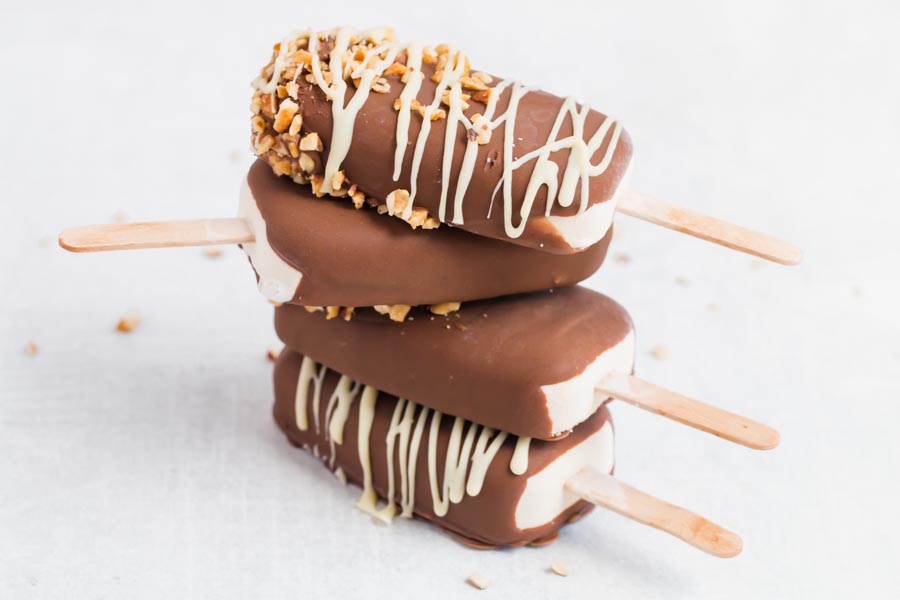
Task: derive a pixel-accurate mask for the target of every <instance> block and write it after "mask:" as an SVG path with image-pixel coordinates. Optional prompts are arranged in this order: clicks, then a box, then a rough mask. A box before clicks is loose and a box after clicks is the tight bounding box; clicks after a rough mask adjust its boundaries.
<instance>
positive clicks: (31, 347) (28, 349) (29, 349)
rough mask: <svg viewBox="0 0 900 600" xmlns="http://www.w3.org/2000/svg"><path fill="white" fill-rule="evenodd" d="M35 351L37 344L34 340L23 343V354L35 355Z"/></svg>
mask: <svg viewBox="0 0 900 600" xmlns="http://www.w3.org/2000/svg"><path fill="white" fill-rule="evenodd" d="M37 353H38V348H37V344H35V343H34V342H28V344H26V345H25V354H27V355H28V356H35V355H36V354H37Z"/></svg>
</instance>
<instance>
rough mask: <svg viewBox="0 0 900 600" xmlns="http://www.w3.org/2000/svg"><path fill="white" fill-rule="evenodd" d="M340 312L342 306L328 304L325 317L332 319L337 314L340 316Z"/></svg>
mask: <svg viewBox="0 0 900 600" xmlns="http://www.w3.org/2000/svg"><path fill="white" fill-rule="evenodd" d="M339 314H341V307H340V306H327V307H326V308H325V318H326V319H327V320H329V321H330V320H331V319H333V318H335V317H336V316H338V315H339Z"/></svg>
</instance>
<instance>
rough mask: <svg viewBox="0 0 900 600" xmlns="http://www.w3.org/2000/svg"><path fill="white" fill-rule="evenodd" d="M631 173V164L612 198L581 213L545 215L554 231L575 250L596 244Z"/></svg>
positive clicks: (613, 212) (601, 237) (603, 234)
mask: <svg viewBox="0 0 900 600" xmlns="http://www.w3.org/2000/svg"><path fill="white" fill-rule="evenodd" d="M630 174H631V165H630V164H629V166H628V170H627V171H625V175H623V176H622V179H621V181H619V185H618V187H617V188H616V191H615V193H614V194H613V196H612V198H610V199H609V200H607V201H606V202H601V203H600V204H594V205H593V206H590V207H588V208H587V210H585V211H584V212H583V213H580V214H577V215H573V216H571V217H560V216H555V215H551V216H549V217H546V219H547V221H549V222H550V224H551V225H553V227H555V228H556V232H557V233H558V234H559V235H560V237H562V238H563V240H565V242H566V243H567V244H568V245H569V246H570V247H572V248H574V249H576V250H583V249H585V248H587V247H588V246H592V245H593V244H596V243H597V242H599V241H600V240H602V239H603V237H604V236H605V235H606V234H607V233H608V232H609V228H610V227H612V223H613V217H614V216H615V212H616V206H617V205H618V203H619V195H620V194H621V193H622V190H624V189H625V184H626V183H627V181H628V177H629V175H630Z"/></svg>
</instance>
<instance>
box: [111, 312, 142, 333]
mask: <svg viewBox="0 0 900 600" xmlns="http://www.w3.org/2000/svg"><path fill="white" fill-rule="evenodd" d="M140 322H141V315H139V314H138V313H137V312H129V313H125V314H124V315H123V316H122V318H120V319H119V322H118V323H117V324H116V329H117V330H118V331H120V332H122V333H130V332H132V331H134V328H135V327H137V326H138V324H139V323H140Z"/></svg>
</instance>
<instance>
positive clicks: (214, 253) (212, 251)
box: [203, 246, 222, 258]
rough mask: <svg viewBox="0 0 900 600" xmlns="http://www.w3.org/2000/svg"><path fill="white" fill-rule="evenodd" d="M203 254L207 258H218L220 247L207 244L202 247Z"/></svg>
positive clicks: (220, 251) (220, 253) (220, 252)
mask: <svg viewBox="0 0 900 600" xmlns="http://www.w3.org/2000/svg"><path fill="white" fill-rule="evenodd" d="M203 254H204V256H207V257H209V258H218V257H220V256H222V248H221V247H220V246H207V247H206V248H204V249H203Z"/></svg>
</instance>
